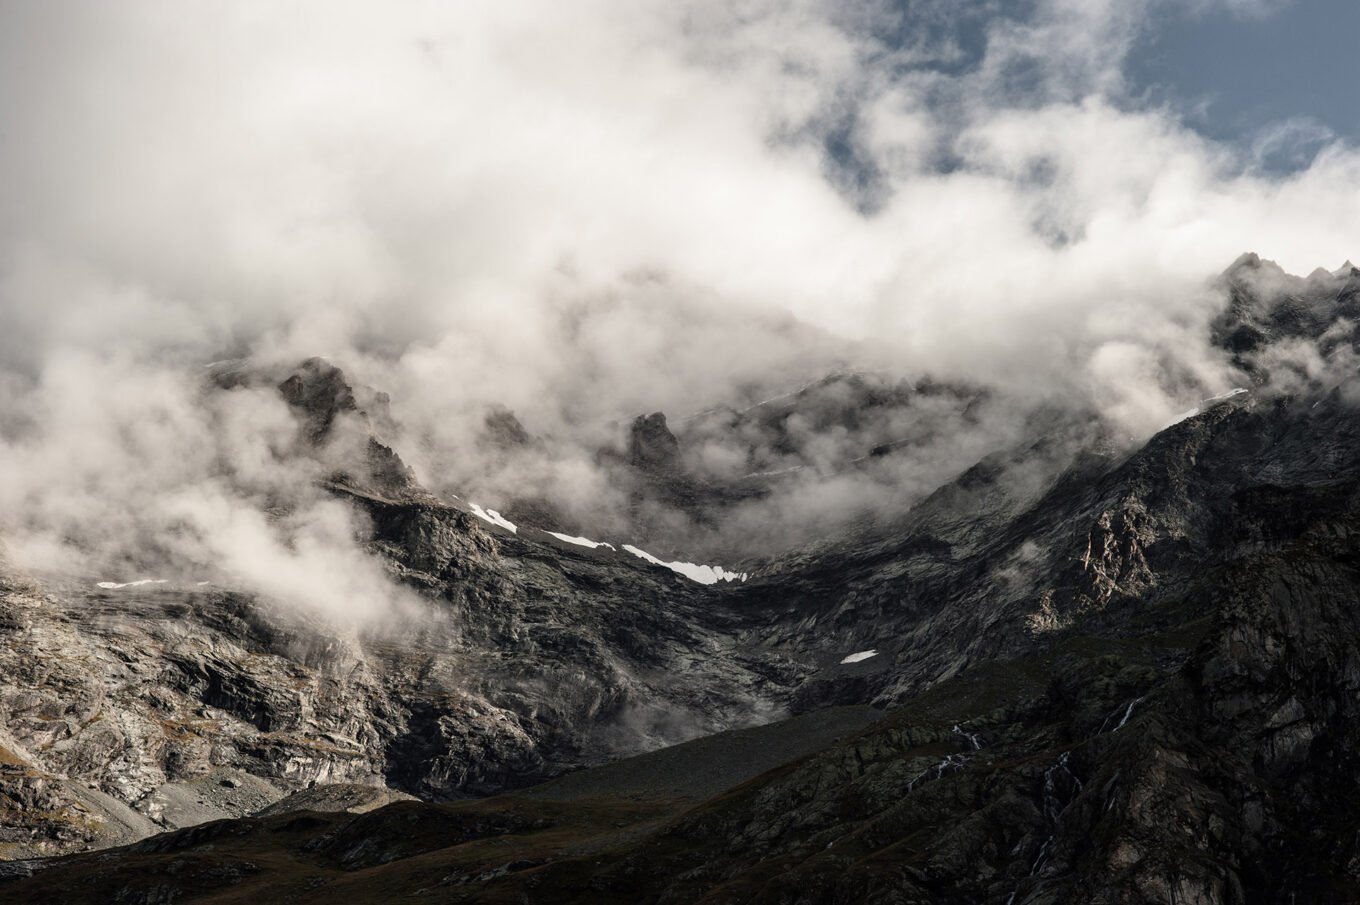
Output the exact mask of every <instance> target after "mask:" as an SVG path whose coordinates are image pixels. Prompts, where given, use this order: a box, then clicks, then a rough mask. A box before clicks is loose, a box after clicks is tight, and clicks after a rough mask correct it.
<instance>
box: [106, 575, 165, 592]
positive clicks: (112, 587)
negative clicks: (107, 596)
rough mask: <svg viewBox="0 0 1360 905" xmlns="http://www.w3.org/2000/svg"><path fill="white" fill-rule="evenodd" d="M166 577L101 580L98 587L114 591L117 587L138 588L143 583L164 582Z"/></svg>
mask: <svg viewBox="0 0 1360 905" xmlns="http://www.w3.org/2000/svg"><path fill="white" fill-rule="evenodd" d="M167 581H169V579H168V578H142V579H139V580H138V581H123V582H118V581H101V582H99V587H101V588H103V589H104V590H106V591H116V590H118V589H119V588H140V587H141V586H142V585H144V584H165V583H166V582H167Z"/></svg>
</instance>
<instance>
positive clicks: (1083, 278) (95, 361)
mask: <svg viewBox="0 0 1360 905" xmlns="http://www.w3.org/2000/svg"><path fill="white" fill-rule="evenodd" d="M1170 6H1176V7H1177V8H1181V7H1184V8H1194V9H1199V10H1202V11H1210V10H1217V11H1220V12H1222V11H1229V12H1235V13H1237V14H1253V13H1256V14H1259V13H1261V12H1264V11H1269V10H1268V7H1270V6H1273V5H1272V4H1266V3H1265V2H1264V0H1251V2H1233V0H1220V2H1211V0H1140V2H1136V3H1124V2H1121V3H1116V2H1113V0H1030V2H1023V3H1006V2H989V3H985V4H968V5H966V7H967V8H966V9H964V10H963V11H960V9H959V7H960V5H959V4H954V3H944V2H924V3H913V4H900V3H892V2H887V0H856V2H852V3H848V4H847V3H830V2H820V0H799V2H795V3H773V2H769V0H746V2H741V3H736V4H733V3H729V2H717V0H691V2H682V3H660V2H650V0H649V2H642V3H634V4H627V5H625V6H620V5H618V4H606V3H601V2H592V0H587V2H581V3H571V4H560V3H547V2H542V0H518V2H514V0H512V2H497V3H481V2H474V3H464V4H453V5H451V4H443V3H433V2H430V3H423V2H422V3H411V4H402V5H401V6H400V7H399V8H394V7H392V6H391V5H390V4H378V3H361V2H350V3H338V4H336V3H320V2H290V3H284V4H278V3H264V2H241V3H232V4H212V3H206V2H186V3H176V4H164V3H158V2H141V0H117V2H115V0H105V2H91V3H79V4H77V3H68V2H53V3H43V4H27V3H19V2H0V130H3V134H2V135H0V391H3V393H2V395H0V435H2V436H3V446H0V460H2V461H3V467H4V471H5V474H6V488H7V489H6V490H5V492H4V496H3V498H0V504H3V506H4V507H5V509H6V511H7V512H10V513H15V512H21V511H23V510H24V507H25V506H26V505H31V504H32V500H31V495H32V493H33V492H34V491H33V488H34V487H36V486H44V487H48V488H51V489H52V493H53V494H54V495H55V496H56V497H61V496H62V494H65V493H68V492H69V497H70V500H71V501H73V502H72V503H71V505H72V506H75V507H76V508H79V506H83V505H86V502H84V501H88V500H89V499H105V500H106V501H109V500H113V499H115V498H118V499H123V501H124V502H123V503H121V504H116V503H113V502H106V503H105V505H107V506H114V507H116V506H117V505H130V503H128V502H127V500H128V499H131V498H135V494H134V496H133V497H118V495H116V494H107V488H108V486H109V481H108V480H106V479H107V478H108V475H105V474H104V473H103V472H101V468H103V467H105V466H106V465H108V463H119V464H120V465H122V466H126V467H127V468H129V469H135V468H136V467H137V466H136V463H137V462H138V461H139V459H138V457H139V456H140V455H141V453H140V452H138V450H139V449H141V447H142V446H144V445H147V443H148V441H147V439H146V438H147V437H148V431H159V432H161V433H160V435H159V436H160V439H159V440H157V441H156V444H151V445H157V444H159V445H160V446H161V447H164V448H167V449H171V450H174V452H175V461H176V462H177V463H178V467H177V468H176V469H171V470H170V471H169V472H167V473H166V474H169V475H178V477H177V478H176V479H175V480H176V482H177V483H174V485H173V486H174V489H175V492H176V493H180V492H183V491H184V490H185V489H186V488H190V489H193V490H195V492H197V491H198V490H201V489H202V488H203V487H206V486H210V485H211V484H212V481H214V480H215V479H216V478H215V474H216V473H215V472H214V471H213V468H214V467H216V466H215V465H213V464H212V463H213V462H215V461H217V460H216V459H215V458H213V457H207V458H206V459H202V460H200V459H199V458H197V457H196V456H195V455H187V456H185V455H180V452H181V451H182V450H190V451H196V450H202V449H205V448H210V447H211V446H212V444H211V443H210V442H209V441H208V440H206V439H205V431H207V430H208V429H209V427H210V423H216V422H215V421H214V419H216V420H218V421H220V419H221V418H222V417H229V416H230V413H226V414H214V415H212V416H211V417H210V418H209V419H208V421H207V422H205V420H204V419H205V416H204V415H203V414H202V413H201V412H199V411H198V407H199V405H200V403H199V401H198V400H197V398H196V397H194V396H193V394H192V393H191V392H190V391H188V390H183V389H178V388H177V387H178V386H180V384H181V383H183V380H182V378H183V377H184V375H185V374H189V373H193V372H194V369H196V368H200V367H201V366H202V365H203V364H206V363H208V362H211V361H215V360H219V359H223V358H235V357H239V356H242V355H250V356H253V357H254V358H255V360H256V361H258V362H261V363H264V364H271V363H296V362H297V361H300V360H303V359H305V358H308V357H310V356H313V355H324V356H327V357H329V358H331V359H332V360H334V361H337V362H340V363H343V365H344V366H345V368H346V370H347V371H349V372H350V373H352V374H354V375H355V377H356V378H357V379H358V380H360V381H361V382H363V383H366V384H371V385H373V386H377V387H381V388H383V389H385V390H388V391H389V392H391V394H392V398H393V400H394V412H393V414H394V416H395V417H396V418H397V419H398V420H399V421H400V422H401V424H402V426H403V430H404V431H405V432H406V436H407V438H408V439H409V441H410V443H409V448H408V449H405V450H403V452H404V454H405V455H406V457H407V459H408V460H409V461H410V462H411V463H412V464H413V465H414V466H415V467H416V469H417V471H418V472H419V473H420V474H421V475H422V477H424V478H426V479H431V480H433V482H434V483H439V481H440V480H448V481H453V480H455V479H459V480H463V479H466V480H472V479H474V478H476V477H477V475H478V474H479V473H480V472H479V470H478V468H476V467H472V466H470V464H469V463H470V462H471V463H473V464H475V461H474V460H475V458H476V456H477V444H476V434H477V431H478V429H479V426H480V425H481V424H482V422H483V420H484V418H485V413H486V411H487V410H488V408H489V407H492V406H505V407H508V408H509V409H511V410H513V411H514V412H515V413H516V415H517V416H518V417H519V418H520V420H521V421H522V422H523V423H524V425H525V426H526V427H527V428H528V429H529V430H530V431H531V432H532V433H534V434H535V435H543V436H551V437H554V438H557V440H559V441H560V443H561V446H560V447H559V448H566V449H577V450H581V451H582V452H581V453H580V454H579V455H576V456H573V455H565V456H564V457H563V459H562V460H561V464H559V465H556V466H554V471H553V472H552V473H551V474H549V475H546V476H545V475H539V476H538V477H536V478H535V480H539V481H543V482H545V483H554V484H557V485H560V486H562V487H571V488H576V490H574V491H573V492H577V493H580V494H581V495H583V496H589V495H590V494H593V493H596V492H603V491H602V489H601V488H599V487H598V486H597V485H596V484H592V480H593V478H592V477H591V474H592V472H591V470H590V462H589V461H588V455H587V454H586V453H585V452H584V451H586V450H590V449H594V448H596V447H597V446H598V444H599V441H600V439H601V432H602V431H605V430H606V428H605V427H604V425H607V424H608V423H609V422H610V421H617V420H620V419H629V418H631V417H632V416H633V415H635V414H637V413H639V412H650V411H654V410H658V409H659V410H664V411H667V412H669V413H673V414H684V413H686V412H690V411H694V410H695V409H696V408H699V407H701V406H704V405H708V404H711V403H719V402H729V403H732V404H736V403H739V402H742V401H747V402H749V401H752V400H753V399H756V398H759V395H758V394H759V393H760V392H763V391H765V390H766V389H771V388H773V389H780V388H787V387H788V386H790V385H796V382H797V381H798V380H800V379H801V380H806V379H811V378H813V377H816V376H818V374H819V373H825V372H826V371H827V370H830V369H832V368H834V367H835V366H837V365H843V364H846V363H850V364H854V365H856V366H867V367H879V368H888V369H890V370H892V371H894V372H895V373H896V374H898V375H899V376H901V377H905V378H910V379H915V378H918V377H921V376H923V375H930V376H933V377H935V378H937V379H940V380H960V381H965V380H966V381H969V382H971V383H973V384H977V385H983V386H988V387H992V388H994V389H996V390H998V391H1000V392H1004V393H1005V394H1008V395H1011V396H1014V397H1015V398H1017V399H1019V400H1022V401H1023V402H1024V403H1025V404H1030V405H1033V404H1038V403H1041V402H1042V403H1049V402H1055V401H1059V402H1061V401H1068V402H1071V403H1072V404H1079V405H1089V406H1092V407H1094V408H1097V409H1099V410H1101V411H1102V412H1104V413H1105V414H1106V416H1107V417H1108V418H1109V419H1110V420H1111V421H1112V422H1113V423H1115V424H1116V425H1117V426H1118V428H1119V429H1120V430H1121V431H1124V432H1126V433H1130V434H1133V435H1140V434H1145V433H1147V432H1149V431H1151V430H1155V429H1156V428H1157V427H1158V426H1159V425H1161V424H1163V423H1165V422H1166V420H1167V419H1168V418H1169V417H1171V416H1173V415H1174V414H1175V413H1176V412H1178V411H1182V410H1183V409H1184V408H1185V406H1186V403H1187V402H1189V401H1193V400H1195V399H1198V398H1202V397H1203V396H1205V395H1208V394H1210V393H1215V392H1221V391H1223V390H1225V389H1228V388H1229V386H1230V379H1229V376H1228V369H1229V363H1228V362H1227V361H1226V360H1225V359H1224V358H1223V357H1222V356H1220V355H1218V354H1216V353H1213V352H1211V351H1210V350H1209V345H1208V343H1207V336H1208V330H1209V324H1210V321H1211V319H1212V318H1213V316H1214V315H1215V313H1216V312H1217V311H1218V310H1219V308H1220V307H1221V305H1222V303H1223V297H1222V295H1221V293H1220V292H1219V291H1218V290H1216V289H1214V288H1213V284H1212V282H1211V277H1212V276H1213V275H1214V274H1215V273H1217V272H1219V271H1221V270H1222V268H1223V266H1224V265H1225V264H1226V263H1227V262H1229V261H1232V260H1233V259H1234V258H1236V257H1237V255H1238V254H1239V253H1240V252H1241V251H1243V250H1244V249H1247V248H1253V249H1257V250H1259V251H1261V252H1263V253H1265V254H1267V255H1268V256H1269V257H1273V258H1275V259H1277V260H1279V261H1280V262H1281V263H1282V264H1283V265H1284V266H1285V267H1286V268H1287V269H1289V270H1293V271H1297V272H1308V271H1309V270H1311V269H1312V268H1313V267H1314V266H1316V265H1317V264H1318V263H1319V262H1328V263H1329V266H1330V263H1331V262H1339V261H1341V260H1343V259H1345V258H1347V257H1352V258H1354V257H1355V255H1356V243H1357V241H1358V240H1360V228H1358V227H1360V222H1358V221H1360V155H1358V154H1357V152H1356V151H1355V149H1353V148H1351V147H1349V146H1347V145H1345V144H1344V143H1340V142H1335V143H1331V144H1328V145H1326V146H1325V147H1323V148H1322V150H1321V151H1320V152H1319V153H1318V154H1317V155H1316V157H1315V158H1314V159H1313V162H1312V163H1311V165H1310V166H1309V167H1307V168H1306V169H1303V170H1300V171H1297V172H1293V173H1290V174H1288V175H1281V174H1278V173H1271V172H1265V171H1262V170H1261V169H1260V168H1259V167H1258V166H1257V164H1256V162H1255V160H1254V158H1253V156H1252V154H1251V152H1250V150H1249V149H1246V150H1243V149H1238V148H1234V147H1232V146H1228V145H1223V144H1218V143H1215V142H1213V141H1211V140H1208V139H1206V138H1204V137H1203V136H1201V135H1200V134H1198V133H1196V132H1195V131H1194V130H1193V129H1190V128H1188V127H1187V126H1186V125H1185V124H1184V123H1183V122H1182V121H1181V120H1180V119H1179V118H1178V116H1177V115H1176V113H1175V112H1174V111H1172V110H1170V109H1167V108H1164V107H1161V106H1155V105H1149V104H1147V103H1145V102H1143V101H1142V100H1141V99H1140V98H1139V97H1138V96H1137V94H1136V92H1134V91H1132V90H1131V89H1130V87H1129V84H1128V80H1127V78H1126V68H1125V63H1126V61H1127V59H1128V54H1129V51H1130V48H1131V47H1132V46H1133V43H1134V42H1135V41H1136V40H1137V38H1138V36H1139V34H1140V33H1141V32H1142V30H1143V29H1145V28H1146V27H1147V22H1148V21H1149V19H1148V17H1149V16H1151V15H1153V14H1154V13H1155V12H1156V11H1158V10H1162V9H1165V8H1168V7H1170ZM277 411H281V409H279V408H278V405H277V404H276V403H274V402H269V403H264V402H261V403H260V413H259V415H258V418H257V417H255V416H252V418H251V419H248V420H249V423H250V426H251V428H252V429H254V430H257V431H258V430H267V429H270V426H271V425H275V415H274V414H270V412H277ZM49 450H58V451H60V454H59V455H49V454H48V451H49ZM58 463H60V464H58ZM109 467H112V466H109ZM195 469H197V470H195ZM563 469H565V470H567V471H571V472H572V474H573V475H575V477H574V478H566V479H564V475H563ZM73 475H84V476H86V477H85V478H82V479H81V481H79V482H77V481H75V480H74V479H73V478H72V476H73ZM161 477H165V474H163V475H161V476H158V480H159V479H160V478H161ZM16 488H17V489H16ZM91 488H94V489H93V490H91ZM133 489H134V490H136V491H137V492H138V493H140V492H141V488H133ZM75 501H80V502H75ZM49 502H50V500H46V499H45V500H44V507H40V509H39V510H35V511H47V510H46V508H45V507H46V505H47V504H48V503H49ZM252 505H253V504H252ZM251 511H255V510H254V509H252V510H251ZM107 515H108V517H109V518H115V517H116V513H108V514H107ZM8 518H9V519H10V520H11V523H10V524H7V525H6V526H5V527H6V530H9V531H11V532H12V531H13V530H14V528H15V527H16V526H15V524H13V520H14V519H16V518H20V517H19V516H14V515H11V516H9V517H8ZM327 530H328V531H331V529H327ZM331 533H332V534H336V533H338V534H343V533H344V530H341V529H340V528H336V529H335V530H333V531H331Z"/></svg>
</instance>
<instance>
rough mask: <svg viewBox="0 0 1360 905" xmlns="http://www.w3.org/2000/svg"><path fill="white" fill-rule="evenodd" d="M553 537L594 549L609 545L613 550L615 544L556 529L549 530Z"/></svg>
mask: <svg viewBox="0 0 1360 905" xmlns="http://www.w3.org/2000/svg"><path fill="white" fill-rule="evenodd" d="M548 533H549V534H551V535H552V536H553V537H555V538H557V539H558V540H560V541H564V542H566V543H568V544H575V545H576V546H578V547H589V548H590V549H592V550H594V549H595V548H596V547H608V548H609V549H611V550H613V549H614V545H613V544H606V543H605V542H604V541H599V540H591V539H590V538H588V537H572V536H571V535H570V534H558V533H557V532H556V531H549V532H548Z"/></svg>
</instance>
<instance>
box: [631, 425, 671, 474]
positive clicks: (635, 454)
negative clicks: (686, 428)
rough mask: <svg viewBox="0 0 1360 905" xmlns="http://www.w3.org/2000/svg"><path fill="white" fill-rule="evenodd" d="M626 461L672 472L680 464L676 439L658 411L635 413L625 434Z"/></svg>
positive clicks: (639, 465) (655, 469)
mask: <svg viewBox="0 0 1360 905" xmlns="http://www.w3.org/2000/svg"><path fill="white" fill-rule="evenodd" d="M628 461H629V463H630V464H632V465H634V466H636V467H638V468H641V469H643V470H645V471H657V472H672V471H676V470H678V469H679V467H680V441H679V440H677V439H676V438H675V434H673V433H671V431H670V428H669V427H667V426H666V416H665V415H664V414H663V413H661V412H653V413H652V414H650V415H639V416H638V417H637V418H635V419H634V420H633V426H632V428H631V429H630V431H629V435H628Z"/></svg>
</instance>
